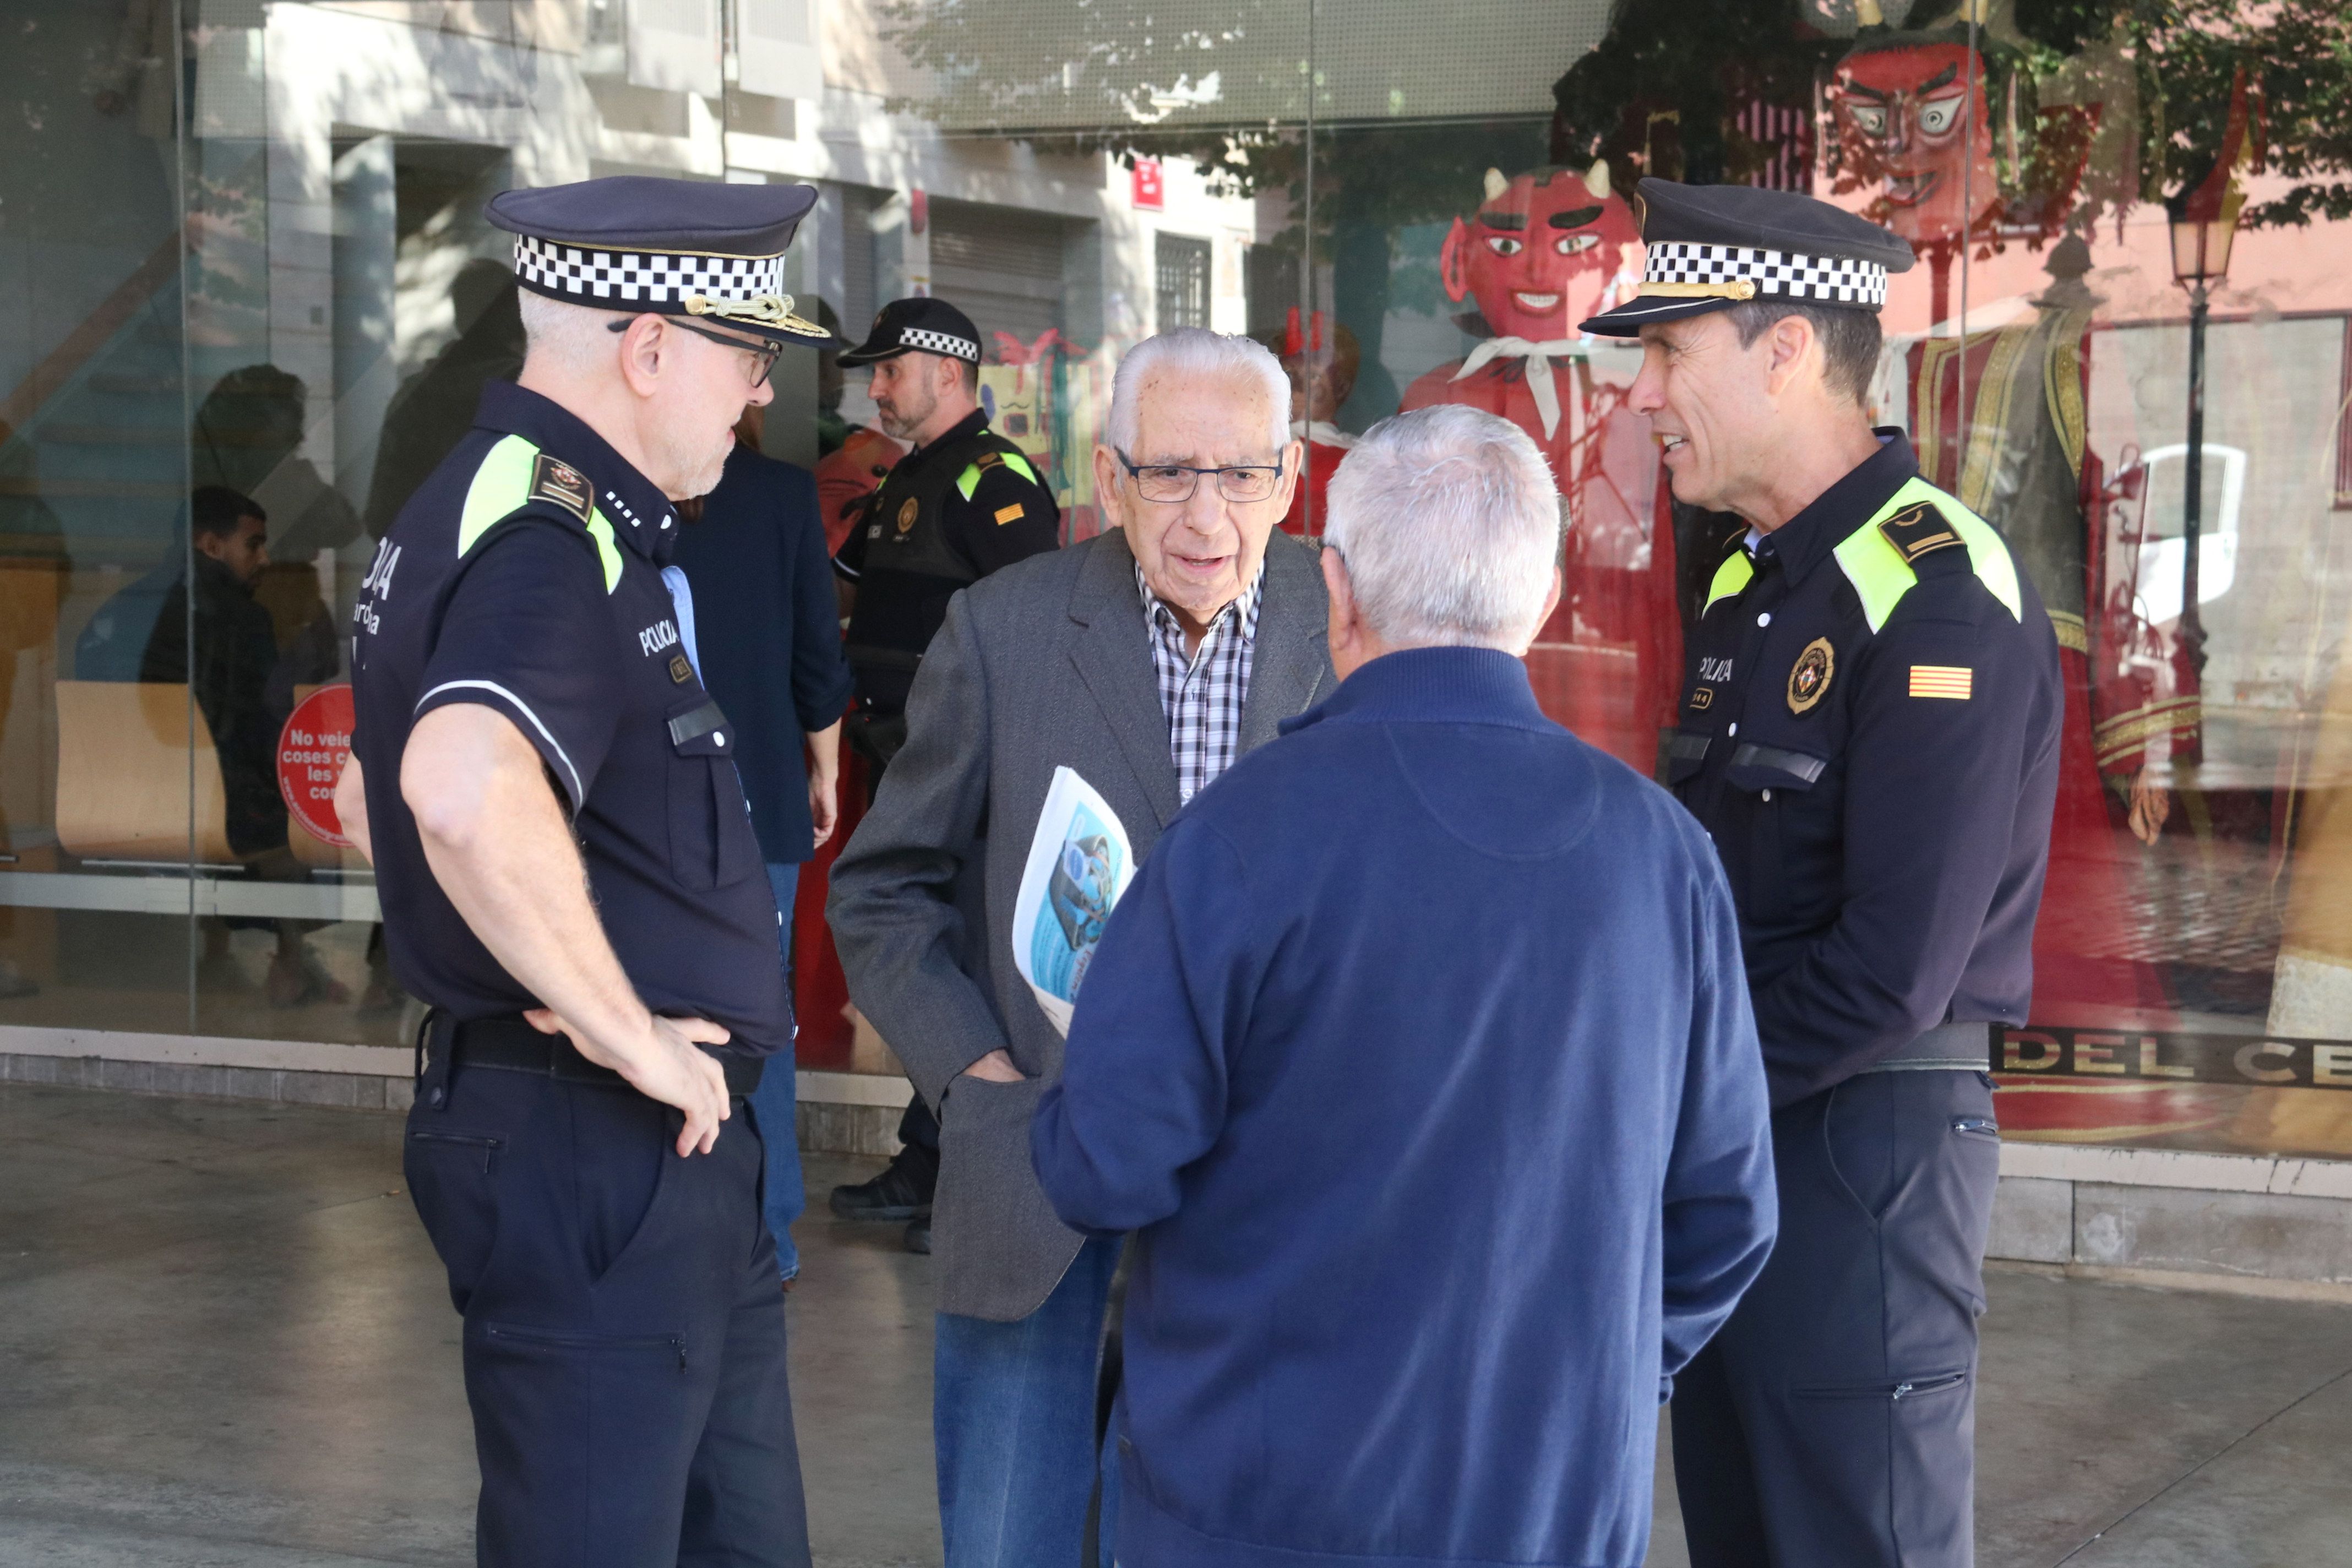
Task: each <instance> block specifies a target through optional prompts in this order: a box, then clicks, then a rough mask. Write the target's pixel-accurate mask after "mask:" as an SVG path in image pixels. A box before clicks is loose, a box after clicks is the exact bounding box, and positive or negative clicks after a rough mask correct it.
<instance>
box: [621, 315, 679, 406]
mask: <svg viewBox="0 0 2352 1568" xmlns="http://www.w3.org/2000/svg"><path fill="white" fill-rule="evenodd" d="M676 356H677V343H676V342H675V341H674V340H673V339H672V337H671V334H670V331H669V325H668V323H667V322H666V321H663V320H662V319H661V318H660V317H659V316H655V315H645V316H639V317H638V318H636V320H635V321H631V322H630V323H629V330H628V331H625V332H623V333H622V334H621V353H620V363H621V379H622V381H623V382H624V383H625V384H627V386H628V388H629V390H630V391H631V392H633V393H635V394H636V395H638V396H639V397H651V396H652V395H654V392H655V389H656V386H657V385H658V384H659V382H660V380H661V374H662V372H663V371H664V370H666V369H667V368H668V367H669V365H670V363H671V361H672V360H673V359H674V358H675V357H676Z"/></svg>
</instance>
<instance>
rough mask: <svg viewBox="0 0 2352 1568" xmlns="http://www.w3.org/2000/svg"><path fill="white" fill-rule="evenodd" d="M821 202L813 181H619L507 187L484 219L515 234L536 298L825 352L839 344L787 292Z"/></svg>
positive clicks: (524, 276)
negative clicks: (790, 253) (789, 271)
mask: <svg viewBox="0 0 2352 1568" xmlns="http://www.w3.org/2000/svg"><path fill="white" fill-rule="evenodd" d="M816 198H817V193H816V190H815V187H814V186H811V185H737V184H719V183H718V182H715V181H706V180H666V179H660V178H656V177H655V176H652V175H646V174H614V175H611V176H609V177H607V178H605V179H601V180H583V181H580V182H579V183H577V184H569V185H544V186H541V187H540V188H538V189H536V190H528V191H502V192H500V193H499V195H496V196H493V197H492V198H490V203H489V205H488V207H486V208H485V209H484V216H487V217H488V219H489V220H490V222H491V223H493V224H495V225H496V226H499V228H502V229H504V230H506V231H507V232H508V233H509V234H511V235H513V236H514V237H515V281H516V283H518V284H519V285H520V286H521V287H523V288H525V289H530V291H531V292H532V293H534V294H543V295H545V296H547V297H548V298H549V299H551V300H563V301H564V302H565V303H566V304H572V305H585V306H588V307H589V308H590V309H592V310H616V311H620V312H623V313H625V314H627V315H646V314H651V315H657V316H692V317H696V318H698V319H701V320H704V321H709V323H710V324H712V325H713V326H724V327H730V328H733V329H736V330H738V331H744V332H749V333H752V334H754V335H756V336H759V337H763V338H767V339H770V340H772V341H773V342H783V343H808V344H812V345H815V346H819V347H822V346H824V344H827V343H832V342H838V341H839V340H837V339H836V338H835V337H834V335H833V334H832V333H831V332H828V331H825V330H824V328H823V327H820V326H818V325H817V324H816V323H815V322H814V321H807V320H805V319H803V317H801V316H799V315H797V314H795V313H794V311H793V297H792V296H791V295H789V294H787V293H785V292H784V289H783V285H784V247H787V246H789V245H790V244H791V243H792V240H793V230H794V229H796V228H798V227H799V226H800V222H801V219H802V218H803V217H805V216H808V211H809V209H810V208H811V207H813V206H814V205H816Z"/></svg>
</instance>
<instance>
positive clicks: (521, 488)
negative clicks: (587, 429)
mask: <svg viewBox="0 0 2352 1568" xmlns="http://www.w3.org/2000/svg"><path fill="white" fill-rule="evenodd" d="M538 457H539V448H538V447H534V446H532V445H531V444H530V442H528V441H526V440H524V439H523V438H522V437H520V436H509V437H506V438H505V439H504V440H502V441H500V442H499V444H498V445H497V446H495V447H491V448H490V450H489V453H488V456H486V457H485V458H483V459H482V466H481V467H480V468H476V469H475V470H474V482H473V483H472V484H470V485H468V486H467V487H466V510H464V511H463V512H462V513H460V514H459V516H458V518H457V553H458V554H459V555H461V556H462V555H464V554H465V553H466V552H467V551H470V550H471V549H473V548H474V546H475V545H477V544H479V543H480V542H482V535H484V534H486V533H488V532H489V531H490V529H491V527H492V525H494V524H496V523H497V522H499V521H501V520H503V519H505V518H506V517H508V516H509V515H511V514H512V513H514V512H516V511H518V510H521V508H522V505H523V503H524V502H525V501H526V500H529V499H530V468H531V464H532V462H533V461H535V460H536V459H537V458H538Z"/></svg>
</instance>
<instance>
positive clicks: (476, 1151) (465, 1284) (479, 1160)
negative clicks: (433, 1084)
mask: <svg viewBox="0 0 2352 1568" xmlns="http://www.w3.org/2000/svg"><path fill="white" fill-rule="evenodd" d="M415 1115H416V1116H417V1117H418V1118H420V1119H430V1120H434V1121H437V1120H438V1119H439V1118H438V1114H437V1113H435V1112H428V1111H425V1110H421V1109H420V1110H418V1111H417V1112H416V1113H415ZM506 1146H507V1143H506V1140H505V1138H503V1137H501V1136H500V1135H499V1134H497V1133H494V1132H483V1131H474V1130H472V1129H468V1128H462V1127H437V1126H416V1125H414V1124H412V1125H411V1126H410V1127H409V1129H408V1137H407V1139H406V1140H405V1141H404V1147H403V1148H402V1150H401V1162H400V1168H401V1174H402V1175H403V1176H404V1178H406V1180H407V1183H408V1195H409V1201H410V1202H412V1203H414V1204H415V1205H416V1217H417V1218H418V1219H420V1220H422V1221H424V1222H425V1236H426V1237H429V1238H431V1240H432V1242H433V1250H434V1251H435V1253H436V1254H438V1255H439V1257H440V1259H441V1266H442V1268H445V1269H446V1270H447V1271H448V1275H449V1300H450V1304H451V1305H453V1306H455V1307H456V1308H457V1310H458V1311H460V1312H463V1311H465V1310H466V1308H467V1303H468V1302H469V1301H470V1300H472V1298H473V1293H474V1289H475V1287H476V1286H478V1284H480V1283H481V1279H482V1275H483V1272H484V1271H485V1270H486V1269H487V1268H488V1267H489V1260H490V1248H491V1247H492V1246H493V1244H495V1243H496V1241H497V1240H498V1234H499V1205H498V1191H497V1187H496V1185H495V1182H494V1178H495V1175H496V1172H495V1170H494V1163H495V1162H496V1161H497V1160H498V1159H499V1156H500V1154H501V1153H502V1152H503V1151H504V1150H505V1148H506Z"/></svg>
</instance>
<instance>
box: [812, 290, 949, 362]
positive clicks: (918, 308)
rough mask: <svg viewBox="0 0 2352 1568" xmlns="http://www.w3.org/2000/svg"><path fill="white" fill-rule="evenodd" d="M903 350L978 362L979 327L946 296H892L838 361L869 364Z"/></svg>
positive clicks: (895, 354)
mask: <svg viewBox="0 0 2352 1568" xmlns="http://www.w3.org/2000/svg"><path fill="white" fill-rule="evenodd" d="M903 353H926V354H944V355H946V356H947V357H948V358H949V359H960V360H961V361H963V362H964V363H966V364H978V363H980V329H979V328H978V327H975V326H973V325H972V324H971V317H970V316H967V315H965V314H964V313H963V312H962V311H961V310H957V309H956V308H955V307H954V306H953V305H950V304H949V303H948V302H947V301H946V300H891V301H890V302H889V303H888V304H887V305H885V306H883V307H882V310H881V313H880V314H879V315H877V316H876V317H875V318H874V330H873V331H870V332H868V333H867V334H866V341H865V342H862V343H860V344H858V345H857V346H856V348H854V349H850V350H847V351H845V353H843V354H842V356H841V363H844V364H846V365H860V364H872V363H875V362H876V361H877V360H886V359H890V358H893V357H895V356H897V355H898V354H903Z"/></svg>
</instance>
